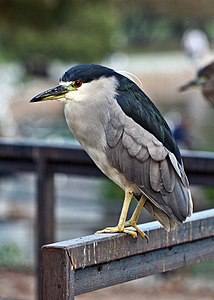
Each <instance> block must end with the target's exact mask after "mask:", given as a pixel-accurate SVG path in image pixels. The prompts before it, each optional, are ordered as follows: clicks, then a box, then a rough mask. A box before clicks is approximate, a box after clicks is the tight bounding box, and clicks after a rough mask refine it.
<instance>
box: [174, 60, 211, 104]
mask: <svg viewBox="0 0 214 300" xmlns="http://www.w3.org/2000/svg"><path fill="white" fill-rule="evenodd" d="M194 86H200V87H201V90H202V94H203V96H204V97H205V98H206V99H207V100H208V101H209V103H210V104H211V105H212V106H214V61H213V62H211V63H210V64H208V65H206V66H205V67H203V68H200V69H199V70H198V72H197V77H196V78H195V79H193V80H191V81H189V82H187V83H186V84H184V85H182V86H181V87H180V88H179V90H180V91H181V92H182V91H186V90H187V89H189V88H190V87H194Z"/></svg>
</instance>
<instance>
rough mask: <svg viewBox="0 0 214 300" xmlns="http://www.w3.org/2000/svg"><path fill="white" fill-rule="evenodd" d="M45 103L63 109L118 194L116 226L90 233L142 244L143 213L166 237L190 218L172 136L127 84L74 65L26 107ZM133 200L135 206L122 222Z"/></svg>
mask: <svg viewBox="0 0 214 300" xmlns="http://www.w3.org/2000/svg"><path fill="white" fill-rule="evenodd" d="M46 100H58V101H60V102H63V103H64V113H65V119H66V122H67V125H68V127H69V129H70V131H71V132H72V133H73V135H74V137H75V138H76V139H77V140H78V141H79V143H80V144H81V146H82V147H83V148H84V149H85V151H86V152H87V153H88V155H89V156H90V157H91V159H92V160H93V161H94V163H95V164H96V165H97V166H98V168H99V169H100V170H101V171H102V172H103V173H104V174H105V175H106V176H107V177H108V178H110V179H111V180H112V181H113V182H115V183H116V184H117V185H118V186H119V187H120V188H122V189H123V190H124V194H125V195H124V200H123V205H122V209H121V213H120V216H119V220H118V224H117V226H112V227H107V228H105V229H103V230H98V231H97V232H96V233H98V234H105V233H121V232H122V233H126V234H128V235H131V236H132V237H133V238H136V237H137V235H138V234H139V235H140V236H141V237H142V238H146V239H148V236H147V235H146V233H144V232H143V231H142V230H141V229H140V228H139V226H138V225H137V222H138V219H139V216H140V214H141V211H142V209H143V208H145V209H146V210H147V211H149V213H150V214H151V215H153V216H154V218H155V219H156V220H158V221H159V222H160V223H161V224H162V225H163V227H164V228H165V229H166V230H167V231H170V230H173V229H175V228H176V227H177V224H181V223H183V222H184V221H185V219H186V218H187V217H188V216H190V215H191V214H192V211H193V204H192V198H191V193H190V188H189V182H188V179H187V176H186V174H185V171H184V166H183V162H182V158H181V154H180V151H179V149H178V146H177V144H176V142H175V139H174V137H173V134H172V132H171V130H170V128H169V126H168V125H167V123H166V121H165V119H164V118H163V116H162V115H161V113H160V111H159V110H158V108H157V107H156V106H155V104H154V103H153V102H152V101H151V100H150V99H149V97H148V96H147V95H146V94H145V93H144V92H143V90H142V89H141V88H139V87H138V85H136V84H135V83H134V82H133V81H132V80H131V79H130V78H128V77H127V76H124V75H122V74H121V73H119V72H117V71H115V70H113V69H111V68H109V67H106V66H102V65H98V64H79V65H75V66H73V67H71V68H70V69H69V70H67V71H66V72H65V73H64V75H63V76H62V77H61V79H60V81H59V85H57V86H56V87H53V88H50V89H48V90H46V91H44V92H41V93H40V94H38V95H36V96H35V97H33V98H32V99H31V100H30V102H40V101H46ZM133 198H135V199H136V200H137V202H136V203H137V204H136V207H135V210H134V212H133V214H132V216H131V218H130V219H128V220H127V215H128V210H129V206H130V203H131V201H132V199H133ZM127 227H131V228H127Z"/></svg>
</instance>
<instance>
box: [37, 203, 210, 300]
mask: <svg viewBox="0 0 214 300" xmlns="http://www.w3.org/2000/svg"><path fill="white" fill-rule="evenodd" d="M139 227H140V228H141V229H142V230H143V231H144V232H146V234H147V235H148V237H149V242H147V240H146V239H142V238H141V237H138V238H137V239H133V238H132V237H131V236H127V235H126V234H102V235H91V236H86V237H83V238H77V239H72V240H69V241H65V242H60V243H55V244H51V245H46V246H44V247H43V248H42V294H41V299H42V300H57V299H60V300H73V299H74V296H75V295H79V294H83V293H87V292H91V291H95V290H97V289H101V288H105V287H108V286H113V285H116V284H119V283H123V282H127V281H130V280H134V279H138V278H142V277H145V276H149V275H153V274H158V273H161V272H166V271H170V270H173V269H177V268H179V267H182V266H186V265H188V264H193V263H198V262H203V261H207V260H210V259H213V258H214V209H210V210H207V211H203V212H199V213H195V214H194V215H193V216H192V217H191V218H189V219H188V220H187V221H186V222H185V223H184V224H183V225H182V226H179V227H178V228H177V229H176V230H175V231H171V232H169V233H168V232H166V231H165V230H164V229H163V228H162V227H161V226H160V224H159V223H158V222H151V223H147V224H144V225H140V226H139Z"/></svg>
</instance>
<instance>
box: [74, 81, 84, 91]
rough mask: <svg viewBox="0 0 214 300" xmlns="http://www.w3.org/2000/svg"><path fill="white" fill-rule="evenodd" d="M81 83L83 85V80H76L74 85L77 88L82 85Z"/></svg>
mask: <svg viewBox="0 0 214 300" xmlns="http://www.w3.org/2000/svg"><path fill="white" fill-rule="evenodd" d="M81 85H82V81H80V80H76V81H74V87H75V88H76V89H77V88H79V87H81Z"/></svg>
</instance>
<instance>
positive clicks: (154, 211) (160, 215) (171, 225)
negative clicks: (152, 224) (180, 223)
mask: <svg viewBox="0 0 214 300" xmlns="http://www.w3.org/2000/svg"><path fill="white" fill-rule="evenodd" d="M144 207H145V208H146V210H147V211H148V212H149V213H150V214H151V215H152V216H154V217H155V219H157V220H158V221H159V222H160V223H161V225H163V227H164V228H165V229H166V230H167V231H170V230H174V229H175V228H176V226H177V224H176V223H175V222H174V221H173V220H172V219H171V218H170V217H169V216H168V215H167V214H166V213H165V212H163V211H162V210H161V209H160V208H158V207H157V206H155V205H154V204H153V203H152V202H151V201H146V203H145V205H144Z"/></svg>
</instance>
